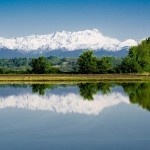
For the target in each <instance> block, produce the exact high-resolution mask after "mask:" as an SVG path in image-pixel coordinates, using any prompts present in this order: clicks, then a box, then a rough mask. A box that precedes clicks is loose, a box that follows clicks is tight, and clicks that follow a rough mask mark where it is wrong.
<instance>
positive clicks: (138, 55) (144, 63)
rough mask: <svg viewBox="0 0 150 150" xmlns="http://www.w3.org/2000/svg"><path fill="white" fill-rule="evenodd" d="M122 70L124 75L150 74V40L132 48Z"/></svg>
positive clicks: (122, 65)
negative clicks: (135, 73)
mask: <svg viewBox="0 0 150 150" xmlns="http://www.w3.org/2000/svg"><path fill="white" fill-rule="evenodd" d="M120 68H121V70H122V72H124V73H134V72H145V71H146V72H150V38H148V39H146V40H144V41H142V42H141V44H139V45H138V46H133V47H131V48H130V49H129V52H128V55H127V57H125V58H124V59H123V61H122V64H121V65H120Z"/></svg>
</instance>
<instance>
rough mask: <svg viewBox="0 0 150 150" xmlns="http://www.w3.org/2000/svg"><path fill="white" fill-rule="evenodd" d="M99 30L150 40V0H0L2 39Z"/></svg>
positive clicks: (106, 33) (121, 37) (111, 35)
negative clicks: (64, 31)
mask: <svg viewBox="0 0 150 150" xmlns="http://www.w3.org/2000/svg"><path fill="white" fill-rule="evenodd" d="M93 28H96V29H99V30H100V31H101V32H102V33H103V34H105V35H107V36H110V37H116V38H118V39H120V40H124V39H127V38H133V39H142V38H145V37H148V36H150V0H0V37H6V38H10V37H17V36H25V35H31V34H48V33H50V32H55V31H61V30H66V31H79V30H86V29H93Z"/></svg>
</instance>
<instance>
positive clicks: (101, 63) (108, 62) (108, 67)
mask: <svg viewBox="0 0 150 150" xmlns="http://www.w3.org/2000/svg"><path fill="white" fill-rule="evenodd" d="M112 69H113V68H112V58H111V57H106V56H105V57H102V58H101V59H99V60H98V62H97V70H98V73H109V72H111V71H112Z"/></svg>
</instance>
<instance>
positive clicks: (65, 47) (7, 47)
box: [0, 29, 138, 56]
mask: <svg viewBox="0 0 150 150" xmlns="http://www.w3.org/2000/svg"><path fill="white" fill-rule="evenodd" d="M136 45H138V41H135V40H133V39H127V40H125V41H122V42H121V41H119V40H118V39H116V38H111V37H108V36H105V35H103V34H102V33H101V32H100V31H99V30H97V29H93V30H84V31H77V32H68V31H62V32H54V33H50V34H47V35H31V36H25V37H18V38H10V39H6V38H2V37H0V53H1V54H2V55H3V53H7V51H9V52H10V53H11V52H12V53H13V52H14V53H16V54H17V53H20V55H21V54H22V55H25V56H26V55H33V56H34V55H39V56H40V55H45V54H47V53H52V52H53V53H57V52H58V50H59V51H62V53H64V52H73V51H79V50H80V51H82V50H87V49H92V50H94V51H95V52H96V53H97V51H98V52H99V53H101V51H106V53H107V52H108V53H109V52H115V53H116V52H119V51H121V50H127V49H128V48H129V47H131V46H136ZM8 55H9V54H8ZM14 55H15V54H14ZM54 55H55V54H54ZM64 55H65V54H64ZM78 55H79V54H78Z"/></svg>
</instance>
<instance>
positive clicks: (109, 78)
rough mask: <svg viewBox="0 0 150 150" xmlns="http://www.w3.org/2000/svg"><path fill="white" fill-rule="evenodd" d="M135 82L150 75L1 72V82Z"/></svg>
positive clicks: (147, 78) (146, 79)
mask: <svg viewBox="0 0 150 150" xmlns="http://www.w3.org/2000/svg"><path fill="white" fill-rule="evenodd" d="M134 81H135V82H136V81H150V75H142V74H3V75H0V84H3V83H10V82H13V83H15V82H16V83H17V82H22V83H30V82H32V83H57V82H59V83H61V82H62V83H63V82H68V83H71V82H72V83H81V82H134Z"/></svg>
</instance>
